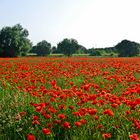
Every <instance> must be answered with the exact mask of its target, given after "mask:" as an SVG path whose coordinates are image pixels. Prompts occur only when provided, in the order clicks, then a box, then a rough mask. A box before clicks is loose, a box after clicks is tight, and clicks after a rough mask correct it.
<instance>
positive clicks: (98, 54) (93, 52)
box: [88, 48, 102, 56]
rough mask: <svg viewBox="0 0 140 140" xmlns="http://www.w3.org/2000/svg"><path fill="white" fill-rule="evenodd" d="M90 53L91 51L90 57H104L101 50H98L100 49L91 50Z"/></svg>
mask: <svg viewBox="0 0 140 140" xmlns="http://www.w3.org/2000/svg"><path fill="white" fill-rule="evenodd" d="M88 51H89V55H90V56H101V55H102V54H101V52H100V50H98V49H97V50H96V49H94V48H91V49H89V50H88Z"/></svg>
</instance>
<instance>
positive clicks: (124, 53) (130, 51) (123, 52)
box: [115, 40, 140, 57]
mask: <svg viewBox="0 0 140 140" xmlns="http://www.w3.org/2000/svg"><path fill="white" fill-rule="evenodd" d="M115 48H116V49H117V51H118V53H119V56H120V57H132V56H137V55H138V54H139V48H140V44H138V43H136V42H132V41H129V40H123V41H121V42H120V43H118V44H117V45H116V46H115Z"/></svg>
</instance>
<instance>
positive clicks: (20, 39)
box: [0, 24, 32, 57]
mask: <svg viewBox="0 0 140 140" xmlns="http://www.w3.org/2000/svg"><path fill="white" fill-rule="evenodd" d="M28 35H29V33H28V31H27V30H26V29H23V27H22V26H21V25H20V24H17V25H15V26H13V27H4V28H2V29H1V30H0V56H1V57H16V56H20V55H26V54H27V52H28V51H29V50H30V48H31V45H32V44H31V42H30V40H29V39H28V38H27V37H28Z"/></svg>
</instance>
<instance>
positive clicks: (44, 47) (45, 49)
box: [33, 40, 51, 56]
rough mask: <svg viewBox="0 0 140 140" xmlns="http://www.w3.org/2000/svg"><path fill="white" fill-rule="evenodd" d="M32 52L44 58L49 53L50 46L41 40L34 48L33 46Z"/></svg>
mask: <svg viewBox="0 0 140 140" xmlns="http://www.w3.org/2000/svg"><path fill="white" fill-rule="evenodd" d="M34 47H35V48H33V49H34V52H35V53H36V54H37V55H38V56H45V55H48V54H50V52H51V44H50V43H48V42H47V41H46V40H43V41H41V42H39V43H37V45H36V46H34Z"/></svg>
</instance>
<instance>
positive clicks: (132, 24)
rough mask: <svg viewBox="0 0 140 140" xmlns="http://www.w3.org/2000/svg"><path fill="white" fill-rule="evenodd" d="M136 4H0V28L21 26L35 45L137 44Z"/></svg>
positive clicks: (36, 0)
mask: <svg viewBox="0 0 140 140" xmlns="http://www.w3.org/2000/svg"><path fill="white" fill-rule="evenodd" d="M139 5H140V1H139V0H0V28H2V27H3V26H12V25H15V24H17V23H20V24H21V25H22V26H23V27H24V28H27V29H28V31H29V34H30V35H29V38H30V39H31V41H32V42H33V43H34V44H36V43H37V42H39V41H41V40H47V41H48V42H50V43H51V44H52V45H53V46H54V45H56V44H57V43H58V42H59V41H62V39H64V38H75V39H77V41H78V42H79V44H81V45H83V46H85V47H87V48H91V47H112V46H113V45H115V44H116V43H118V42H119V41H121V40H123V39H130V40H132V41H137V42H139V43H140V18H139V13H140V8H139Z"/></svg>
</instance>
